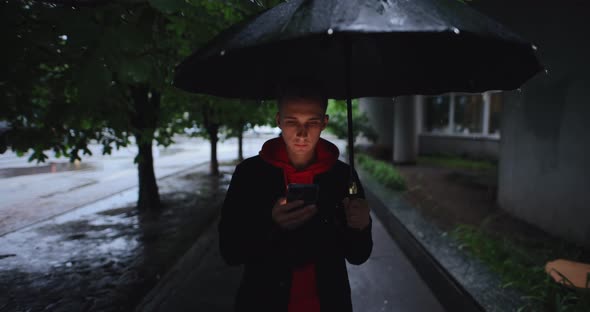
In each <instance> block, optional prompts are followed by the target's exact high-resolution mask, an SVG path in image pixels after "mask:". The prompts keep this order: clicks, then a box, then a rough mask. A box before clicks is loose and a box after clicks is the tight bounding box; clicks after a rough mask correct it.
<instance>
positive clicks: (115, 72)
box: [0, 0, 254, 209]
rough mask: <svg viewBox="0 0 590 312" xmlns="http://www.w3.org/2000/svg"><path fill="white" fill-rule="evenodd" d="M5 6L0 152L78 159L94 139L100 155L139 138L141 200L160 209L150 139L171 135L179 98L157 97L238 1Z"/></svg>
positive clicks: (176, 126) (140, 204)
mask: <svg viewBox="0 0 590 312" xmlns="http://www.w3.org/2000/svg"><path fill="white" fill-rule="evenodd" d="M2 5H3V10H2V13H1V14H2V15H1V16H2V23H3V24H4V25H3V26H4V27H3V31H5V32H6V35H5V38H6V42H7V43H8V44H9V45H8V46H7V48H6V49H2V52H1V53H2V61H1V62H3V64H2V65H3V68H7V69H8V70H7V71H3V74H2V76H1V82H2V83H1V84H0V88H1V91H2V94H1V95H0V97H1V99H0V100H1V102H2V105H3V107H2V108H3V109H2V112H1V114H2V115H0V120H1V121H6V122H8V124H9V125H10V130H8V131H6V132H3V133H2V134H1V136H2V137H1V140H0V143H1V144H2V145H3V146H2V148H0V151H2V150H6V148H7V147H10V148H11V149H12V150H15V151H16V152H17V153H19V154H20V155H22V154H24V153H25V152H28V151H29V150H32V151H33V153H32V156H31V158H30V160H37V161H44V160H45V159H46V158H47V156H46V155H45V152H46V151H48V150H53V151H54V152H55V154H56V156H58V157H59V156H65V155H68V156H69V157H70V159H71V160H76V159H80V157H81V156H80V152H82V153H83V154H88V155H89V154H91V152H90V150H89V149H88V144H89V143H90V142H91V141H96V142H99V143H101V144H102V145H103V153H105V154H108V153H110V151H111V149H112V148H113V145H114V147H116V148H119V147H122V146H126V145H128V144H130V143H131V142H133V141H135V143H136V144H138V147H139V153H138V156H137V157H136V162H137V163H138V176H139V186H140V187H139V189H140V192H139V199H138V207H139V208H140V209H156V208H157V207H159V196H158V192H157V184H156V180H155V175H154V172H153V157H152V154H151V147H152V142H153V141H154V140H155V141H156V142H157V143H158V144H163V145H167V144H170V143H171V142H172V140H171V138H172V135H173V134H174V133H175V132H178V131H179V129H181V127H180V126H179V124H178V122H177V120H178V116H179V115H180V114H182V112H183V111H184V109H183V107H182V106H183V104H184V103H185V102H183V101H179V102H172V101H162V99H166V98H168V97H169V96H168V94H169V93H170V92H171V91H170V89H171V87H170V82H171V77H172V70H173V67H174V65H175V64H176V63H178V61H179V60H180V58H181V56H182V55H180V54H182V53H184V54H188V52H190V50H189V49H188V48H189V46H191V49H192V48H194V45H198V44H200V43H202V42H205V41H206V40H208V39H209V38H210V37H211V36H213V35H214V33H215V31H214V30H217V29H221V27H222V26H224V25H226V24H227V23H228V21H234V20H235V19H236V18H237V17H238V14H233V13H232V12H234V11H232V10H233V9H232V6H233V5H234V4H232V3H230V2H227V3H226V2H223V3H222V4H219V3H217V2H211V1H204V0H203V1H195V5H194V6H189V5H187V4H186V3H185V2H184V1H180V0H178V1H177V0H174V1H160V0H150V1H125V2H115V1H99V0H87V1H62V0H59V1H58V0H55V1H53V2H52V1H44V2H35V1H21V2H19V1H9V2H6V3H3V4H2ZM250 6H253V5H250ZM253 7H254V6H253ZM183 15H185V16H192V17H194V18H192V19H189V18H187V17H183ZM226 19H227V20H228V21H226ZM178 25H183V26H184V29H179V27H177V26H178ZM194 29H202V30H203V32H195V31H194ZM179 30H180V32H179ZM186 33H190V34H191V37H192V38H187V36H185V35H184V34H186ZM197 34H198V35H199V36H200V37H199V36H197ZM195 36H197V37H195ZM188 39H192V41H191V42H190V43H191V44H189V40H188ZM179 47H180V48H181V49H179ZM182 48H184V50H183V49H182ZM179 51H180V52H182V53H179Z"/></svg>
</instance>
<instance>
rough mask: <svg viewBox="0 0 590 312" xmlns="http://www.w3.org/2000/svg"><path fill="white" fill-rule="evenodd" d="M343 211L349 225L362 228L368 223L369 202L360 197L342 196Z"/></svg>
mask: <svg viewBox="0 0 590 312" xmlns="http://www.w3.org/2000/svg"><path fill="white" fill-rule="evenodd" d="M342 204H343V205H344V213H345V214H346V223H347V224H348V226H349V227H351V228H353V229H357V230H362V229H364V228H366V227H367V226H368V225H369V222H370V220H371V219H370V217H369V212H370V211H371V210H370V209H369V203H368V202H367V201H366V200H364V199H361V198H353V199H350V198H348V197H347V198H344V200H343V201H342Z"/></svg>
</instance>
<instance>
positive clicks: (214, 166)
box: [207, 124, 219, 176]
mask: <svg viewBox="0 0 590 312" xmlns="http://www.w3.org/2000/svg"><path fill="white" fill-rule="evenodd" d="M207 132H208V133H209V142H211V164H210V170H209V172H210V174H211V175H212V176H217V175H219V162H218V161H217V141H219V138H218V137H217V134H218V132H219V126H218V125H217V124H213V125H210V126H209V127H208V128H207Z"/></svg>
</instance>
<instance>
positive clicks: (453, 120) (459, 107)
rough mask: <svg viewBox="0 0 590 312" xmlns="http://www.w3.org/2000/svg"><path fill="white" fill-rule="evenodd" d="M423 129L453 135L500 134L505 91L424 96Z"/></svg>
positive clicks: (494, 135) (495, 135)
mask: <svg viewBox="0 0 590 312" xmlns="http://www.w3.org/2000/svg"><path fill="white" fill-rule="evenodd" d="M424 103H425V107H424V121H425V122H424V125H425V127H424V129H425V131H426V132H429V133H444V134H451V135H477V136H482V135H483V136H492V137H498V136H499V135H500V118H501V112H502V94H501V93H499V92H496V93H491V92H487V93H476V94H473V93H457V94H455V93H450V94H444V95H437V96H428V97H425V99H424Z"/></svg>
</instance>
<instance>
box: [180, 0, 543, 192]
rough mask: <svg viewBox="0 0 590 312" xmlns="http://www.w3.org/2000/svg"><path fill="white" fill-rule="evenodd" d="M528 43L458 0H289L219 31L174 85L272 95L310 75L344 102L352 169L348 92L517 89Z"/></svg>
mask: <svg viewBox="0 0 590 312" xmlns="http://www.w3.org/2000/svg"><path fill="white" fill-rule="evenodd" d="M534 50H536V48H535V47H534V46H533V45H531V44H530V43H527V42H526V41H524V40H522V39H521V38H520V37H518V36H517V35H515V34H513V33H512V32H510V31H509V30H507V29H506V28H504V27H503V26H502V25H500V24H498V23H496V22H494V21H493V20H491V19H489V18H487V17H486V16H484V15H482V14H479V13H477V12H476V11H474V10H472V9H470V8H469V6H468V5H466V4H464V3H462V2H459V0H292V1H289V2H284V3H282V4H280V5H277V6H276V7H274V8H272V9H270V10H267V11H264V12H262V13H260V14H258V15H256V16H253V17H251V18H249V19H247V20H245V21H243V22H241V23H239V24H236V25H234V26H233V27H230V28H229V29H227V30H226V31H224V32H222V33H221V34H219V35H218V36H217V37H216V38H214V39H213V40H212V41H211V42H210V43H209V44H208V45H206V46H205V47H203V48H202V49H200V50H198V51H196V52H195V53H194V54H193V55H191V56H190V57H188V58H187V59H186V60H184V61H183V62H182V63H181V64H180V65H179V66H178V67H177V68H176V73H175V79H174V84H175V85H176V86H177V87H179V88H181V89H184V90H186V91H189V92H196V93H207V94H211V95H216V96H221V97H230V98H250V99H272V98H276V96H277V93H276V92H277V87H278V85H280V84H282V83H284V81H289V78H290V77H299V78H301V77H313V79H314V81H320V83H319V85H318V88H319V89H320V90H321V93H322V94H323V95H324V96H327V97H329V98H335V99H347V100H348V127H349V128H348V129H349V130H348V132H349V135H348V136H349V138H348V139H349V140H348V142H349V158H350V165H351V172H352V171H354V149H353V148H352V138H353V136H352V113H351V98H358V97H365V96H382V97H389V96H399V95H411V94H440V93H444V92H449V91H460V92H483V91H487V90H511V89H516V88H518V87H520V85H521V84H523V83H524V82H525V81H526V80H528V79H529V78H531V77H532V76H533V75H535V74H536V73H537V72H539V71H540V70H541V69H542V66H541V65H540V63H539V62H538V60H537V58H536V56H535V52H534ZM352 176H353V175H352V174H351V177H352ZM355 193H356V184H355V181H353V180H351V183H350V194H355Z"/></svg>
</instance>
